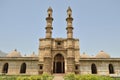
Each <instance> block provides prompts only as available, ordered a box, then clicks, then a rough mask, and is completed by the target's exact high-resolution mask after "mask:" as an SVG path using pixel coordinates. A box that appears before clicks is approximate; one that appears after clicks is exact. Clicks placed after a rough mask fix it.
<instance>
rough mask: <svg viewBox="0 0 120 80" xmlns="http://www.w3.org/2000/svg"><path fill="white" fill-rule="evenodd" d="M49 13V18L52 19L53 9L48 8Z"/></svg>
mask: <svg viewBox="0 0 120 80" xmlns="http://www.w3.org/2000/svg"><path fill="white" fill-rule="evenodd" d="M47 12H48V17H52V12H53V10H52V8H51V7H49V8H48V10H47Z"/></svg>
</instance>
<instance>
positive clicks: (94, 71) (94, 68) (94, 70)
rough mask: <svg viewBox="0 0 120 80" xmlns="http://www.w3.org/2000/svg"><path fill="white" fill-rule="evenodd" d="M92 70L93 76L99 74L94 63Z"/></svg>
mask: <svg viewBox="0 0 120 80" xmlns="http://www.w3.org/2000/svg"><path fill="white" fill-rule="evenodd" d="M91 70H92V74H97V68H96V65H95V64H94V63H93V64H92V65H91Z"/></svg>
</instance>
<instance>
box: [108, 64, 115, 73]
mask: <svg viewBox="0 0 120 80" xmlns="http://www.w3.org/2000/svg"><path fill="white" fill-rule="evenodd" d="M109 74H114V68H113V65H112V64H109Z"/></svg>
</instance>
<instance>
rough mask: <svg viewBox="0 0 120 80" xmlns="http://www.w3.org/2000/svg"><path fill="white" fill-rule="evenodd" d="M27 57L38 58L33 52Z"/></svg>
mask: <svg viewBox="0 0 120 80" xmlns="http://www.w3.org/2000/svg"><path fill="white" fill-rule="evenodd" d="M29 57H38V56H37V55H36V54H35V53H34V52H33V53H32V54H31V55H30V56H29Z"/></svg>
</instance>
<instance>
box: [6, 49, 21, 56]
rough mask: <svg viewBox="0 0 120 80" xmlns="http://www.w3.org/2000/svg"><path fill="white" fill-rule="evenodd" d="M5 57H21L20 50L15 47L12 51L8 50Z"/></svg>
mask: <svg viewBox="0 0 120 80" xmlns="http://www.w3.org/2000/svg"><path fill="white" fill-rule="evenodd" d="M6 57H22V56H21V54H20V52H17V50H16V49H15V50H14V51H12V52H10V53H9V54H8V55H7V56H6Z"/></svg>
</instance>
